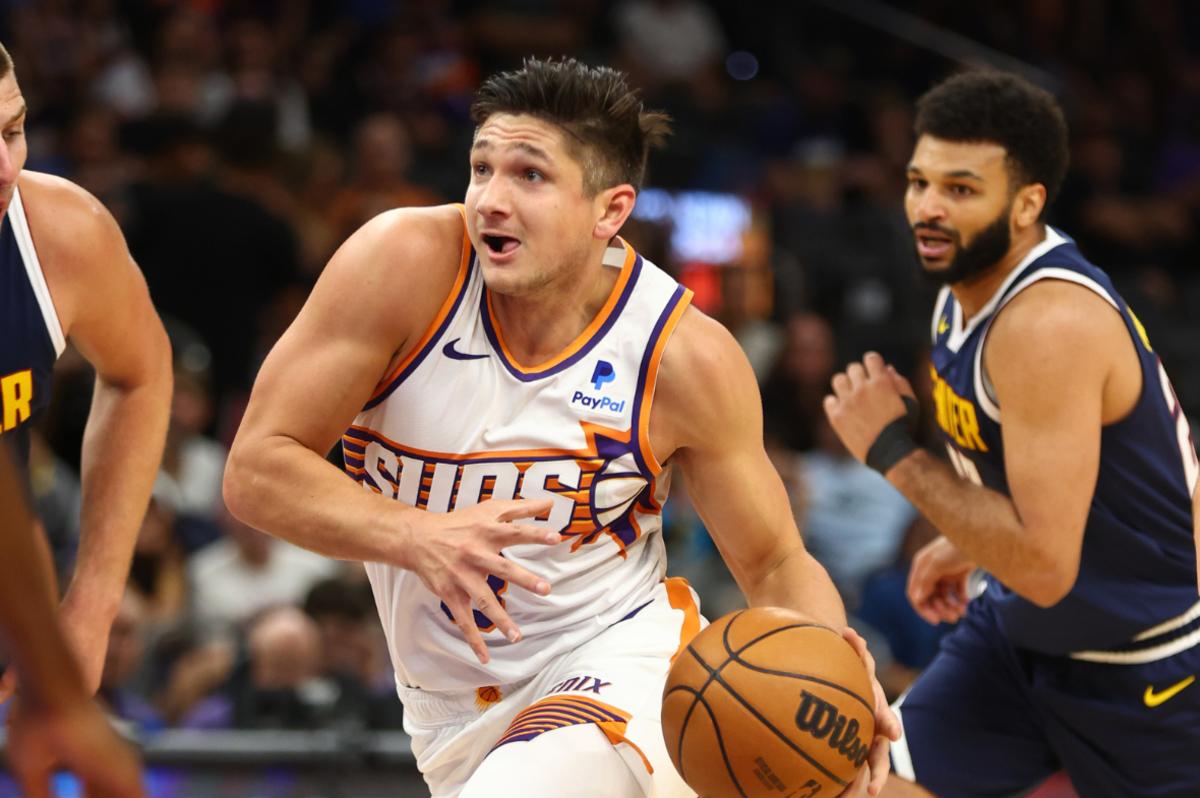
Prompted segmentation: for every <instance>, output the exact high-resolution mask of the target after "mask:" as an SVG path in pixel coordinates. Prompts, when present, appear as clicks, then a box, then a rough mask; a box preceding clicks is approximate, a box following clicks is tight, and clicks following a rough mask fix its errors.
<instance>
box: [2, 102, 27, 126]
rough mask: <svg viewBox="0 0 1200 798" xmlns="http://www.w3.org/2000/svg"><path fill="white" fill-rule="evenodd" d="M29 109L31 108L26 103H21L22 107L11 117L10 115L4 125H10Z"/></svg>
mask: <svg viewBox="0 0 1200 798" xmlns="http://www.w3.org/2000/svg"><path fill="white" fill-rule="evenodd" d="M28 110H29V108H28V107H27V106H26V105H25V103H21V108H20V109H19V110H18V111H17V112H16V113H15V114H13V115H12V116H11V117H9V120H8V121H7V122H5V123H4V126H5V127H8V126H9V125H11V124H12V123H13V122H16V121H17V120H18V119H20V118H21V117H23V116H25V112H26V111H28Z"/></svg>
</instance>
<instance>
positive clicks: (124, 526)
mask: <svg viewBox="0 0 1200 798" xmlns="http://www.w3.org/2000/svg"><path fill="white" fill-rule="evenodd" d="M170 401H171V374H170V366H169V360H167V359H166V357H165V356H164V360H163V363H162V364H161V367H160V368H159V369H157V370H156V371H155V372H154V373H153V374H152V375H149V376H148V377H147V378H146V379H145V380H144V381H142V382H140V383H139V384H137V385H136V386H130V387H126V386H121V385H115V384H112V383H109V382H106V381H105V380H103V379H97V380H96V388H95V394H94V396H93V398H92V408H91V412H90V413H89V415H88V423H87V428H86V430H85V431H84V435H83V450H82V454H81V472H82V477H83V506H82V511H81V517H80V535H79V552H78V555H77V558H76V564H75V573H74V577H73V578H72V580H71V584H70V586H69V588H68V590H67V595H66V597H65V599H64V604H67V605H71V604H77V605H79V606H80V607H85V608H87V609H88V611H89V612H90V613H100V614H101V615H102V616H103V617H107V618H108V619H110V620H111V619H112V618H113V617H114V616H115V615H116V612H117V608H118V607H119V605H120V603H121V596H122V594H123V593H124V590H125V581H126V577H127V576H128V573H129V562H130V559H131V557H132V556H133V546H134V543H135V541H136V540H137V535H138V530H139V528H140V527H141V524H142V519H143V518H144V517H145V514H146V507H147V505H148V504H149V501H150V492H151V490H152V489H153V487H154V479H155V476H156V474H157V473H158V468H159V464H160V463H161V461H162V452H163V443H164V441H165V439H166V431H167V421H168V417H169V415H170Z"/></svg>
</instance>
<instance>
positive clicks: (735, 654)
mask: <svg viewBox="0 0 1200 798" xmlns="http://www.w3.org/2000/svg"><path fill="white" fill-rule="evenodd" d="M743 612H745V610H742V611H741V612H739V613H738V614H737V615H735V616H733V618H731V619H730V620H729V623H727V624H725V629H724V630H723V631H722V632H721V642H722V643H723V644H724V645H725V651H726V652H727V653H728V654H729V658H728V659H726V660H725V661H724V662H722V663H721V666H720V667H719V668H717V670H716V671H712V670H711V669H710V671H709V672H710V673H711V674H713V676H715V675H716V674H719V673H720V672H721V671H722V670H724V668H725V666H726V665H728V664H729V663H730V662H737V663H738V664H739V665H742V666H743V667H746V668H749V669H750V670H752V671H757V672H758V673H767V674H771V675H773V676H787V677H788V678H791V679H799V680H801V681H808V682H815V683H817V684H823V685H825V686H827V687H832V688H834V689H835V690H838V691H839V692H842V693H845V694H846V695H848V696H850V697H851V698H853V699H854V700H855V701H857V702H858V703H860V704H862V705H863V706H864V707H866V708H867V709H868V710H870V711H871V712H874V711H875V703H874V702H873V701H867V700H865V699H864V698H863V697H862V696H860V695H859V694H858V693H856V692H854V691H853V690H850V689H847V688H845V687H843V686H842V685H840V684H837V683H836V682H830V681H826V680H825V679H821V678H818V677H816V676H810V675H808V674H804V673H792V672H789V671H777V670H772V669H770V668H762V667H759V666H758V665H754V664H752V663H750V662H747V661H746V660H744V659H742V658H741V657H740V656H739V655H740V654H741V653H742V652H743V651H745V650H746V649H748V648H750V647H751V646H753V645H755V644H757V643H759V642H761V641H763V640H766V639H767V638H768V637H771V636H772V635H775V634H778V633H780V632H784V631H787V630H788V629H806V628H816V629H825V630H826V631H828V632H829V633H830V634H832V635H837V636H838V637H839V638H840V637H841V635H838V633H837V632H835V631H834V630H833V629H830V628H829V627H828V626H826V625H824V624H821V623H793V624H788V625H787V626H780V627H778V628H776V629H772V630H771V631H769V632H764V633H763V634H761V635H759V636H758V637H756V638H754V639H753V640H751V641H750V642H748V643H746V644H745V645H744V646H742V647H741V648H739V649H738V650H737V651H734V650H733V646H731V645H730V644H729V630H730V628H731V627H732V626H733V622H734V621H736V620H737V619H738V615H741V614H742V613H743ZM688 648H691V646H690V645H689V646H688ZM696 659H697V660H700V657H699V656H697V657H696ZM701 664H704V665H705V667H708V665H707V664H706V663H704V662H703V661H702V660H701ZM864 667H865V666H864ZM711 680H712V678H711V677H710V679H709V681H711ZM705 684H707V682H706V683H705Z"/></svg>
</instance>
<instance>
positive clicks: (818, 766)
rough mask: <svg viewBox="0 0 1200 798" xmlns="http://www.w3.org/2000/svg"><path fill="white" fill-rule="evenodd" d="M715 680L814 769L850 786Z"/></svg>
mask: <svg viewBox="0 0 1200 798" xmlns="http://www.w3.org/2000/svg"><path fill="white" fill-rule="evenodd" d="M714 678H715V679H716V681H717V682H718V683H719V684H720V685H721V686H722V687H724V688H725V691H726V692H728V693H729V694H730V695H731V696H733V697H734V698H735V699H737V702H738V703H739V704H741V705H742V706H743V707H745V708H746V710H747V711H748V712H749V713H750V714H751V715H753V716H754V717H755V718H756V719H757V720H758V722H759V723H761V724H762V725H763V726H765V727H766V728H768V729H770V730H771V732H772V733H773V734H774V735H775V736H776V737H778V738H779V739H780V740H783V742H784V743H786V744H787V747H788V748H791V749H792V750H793V751H795V752H796V753H797V754H799V755H800V756H802V757H804V758H805V759H806V760H808V762H809V764H811V765H812V766H813V767H815V768H816V769H817V770H819V771H821V772H822V773H824V774H825V775H826V776H828V777H829V778H831V779H833V780H834V782H836V783H837V784H838V785H840V786H842V787H844V786H846V785H847V784H849V783H850V782H848V781H846V780H845V779H840V778H838V776H837V774H836V773H834V772H833V771H831V770H829V769H828V768H827V767H825V766H824V765H822V764H821V763H820V762H818V761H817V760H815V759H813V758H812V757H811V756H809V754H808V752H806V751H805V750H804V749H803V748H800V747H799V746H798V745H796V743H794V742H793V741H792V739H791V738H790V737H788V736H787V735H786V734H784V733H783V732H781V731H779V729H777V728H775V725H774V724H773V723H771V721H769V720H767V719H766V718H764V717H763V716H762V715H761V714H760V713H759V711H758V710H757V709H755V708H754V707H753V706H752V705H751V704H750V703H749V702H748V701H747V700H746V699H744V698H742V696H741V694H739V693H738V692H737V691H736V690H734V689H733V688H732V687H731V686H730V685H729V684H727V683H726V682H725V680H724V679H722V678H721V676H720V674H714ZM697 700H698V701H699V700H703V697H702V696H701V697H697ZM707 706H708V705H707V704H705V707H706V708H707ZM713 725H714V726H715V725H716V719H715V718H714V719H713Z"/></svg>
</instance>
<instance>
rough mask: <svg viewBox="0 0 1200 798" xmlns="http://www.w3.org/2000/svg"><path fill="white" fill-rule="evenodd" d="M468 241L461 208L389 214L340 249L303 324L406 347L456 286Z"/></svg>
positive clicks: (399, 348)
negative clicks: (349, 322)
mask: <svg viewBox="0 0 1200 798" xmlns="http://www.w3.org/2000/svg"><path fill="white" fill-rule="evenodd" d="M469 246H470V244H469V242H468V241H467V240H466V235H465V226H464V225H463V218H462V214H461V213H460V211H459V209H458V207H457V206H454V205H441V206H437V207H433V208H399V209H396V210H391V211H387V212H385V213H382V214H380V215H379V216H376V217H375V218H374V219H372V220H371V221H369V222H367V223H366V224H365V225H363V226H362V227H360V228H359V229H358V230H357V231H355V232H354V233H353V234H352V235H351V236H350V238H348V239H347V240H346V242H345V243H344V244H342V246H341V247H340V248H339V249H338V251H337V252H336V253H334V255H333V257H332V258H331V259H330V261H329V263H328V265H327V266H326V267H325V269H324V271H322V273H321V276H320V278H319V279H318V280H317V283H316V285H315V286H314V287H313V290H312V293H311V294H310V295H309V298H308V302H307V303H306V305H305V308H304V310H302V311H301V314H300V317H299V318H298V322H299V327H298V329H301V330H308V331H310V332H312V333H314V334H316V335H318V336H327V335H329V334H330V333H331V331H340V333H339V334H343V335H348V336H351V337H353V338H355V339H356V340H360V341H364V342H365V341H368V340H369V341H373V342H374V343H375V344H377V345H379V346H383V347H385V348H389V349H391V348H393V347H395V349H394V350H393V351H396V352H399V351H402V350H404V348H405V346H406V344H407V343H409V342H411V341H415V340H416V339H417V337H419V336H420V334H421V332H422V331H423V330H424V329H425V327H426V325H428V324H429V323H430V321H431V320H432V319H433V318H435V317H436V315H437V311H438V308H439V307H441V305H442V303H443V302H444V301H445V299H446V297H447V296H448V295H449V294H450V292H451V291H452V290H453V289H454V285H455V280H456V278H457V275H458V273H459V270H460V267H461V265H462V262H463V256H464V254H465V253H466V252H468V251H469V249H468V248H469ZM347 319H350V320H352V321H353V322H354V323H353V324H347V323H346V321H347Z"/></svg>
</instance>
